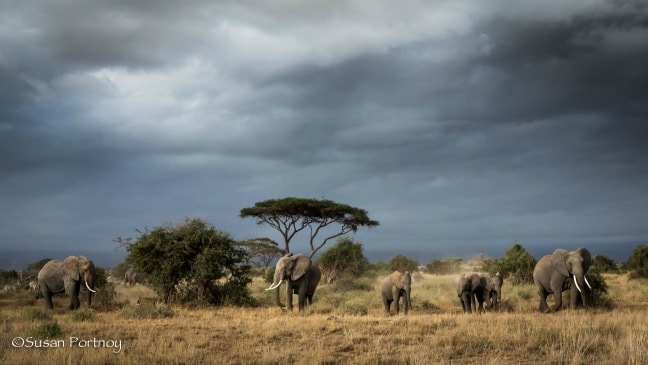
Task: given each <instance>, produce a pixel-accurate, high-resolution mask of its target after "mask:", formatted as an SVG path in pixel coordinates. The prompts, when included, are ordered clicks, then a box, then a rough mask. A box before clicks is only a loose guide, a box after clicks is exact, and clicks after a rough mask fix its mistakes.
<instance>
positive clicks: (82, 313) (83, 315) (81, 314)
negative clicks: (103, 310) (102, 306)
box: [70, 309, 97, 322]
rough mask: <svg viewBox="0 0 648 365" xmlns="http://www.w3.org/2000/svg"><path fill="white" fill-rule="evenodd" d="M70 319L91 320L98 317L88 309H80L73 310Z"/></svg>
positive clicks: (78, 320) (74, 320)
mask: <svg viewBox="0 0 648 365" xmlns="http://www.w3.org/2000/svg"><path fill="white" fill-rule="evenodd" d="M70 319H71V320H72V321H73V322H86V321H87V322H91V321H94V320H96V319H97V315H96V314H95V313H94V312H91V311H89V310H87V309H80V310H76V311H74V312H72V314H71V315H70Z"/></svg>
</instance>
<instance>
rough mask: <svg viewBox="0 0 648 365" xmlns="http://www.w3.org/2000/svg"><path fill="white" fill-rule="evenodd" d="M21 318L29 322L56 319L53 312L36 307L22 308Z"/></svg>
mask: <svg viewBox="0 0 648 365" xmlns="http://www.w3.org/2000/svg"><path fill="white" fill-rule="evenodd" d="M19 317H20V318H21V319H24V320H27V321H51V320H52V319H53V318H54V317H53V315H52V311H48V310H45V309H42V308H35V307H26V308H21V309H20V314H19Z"/></svg>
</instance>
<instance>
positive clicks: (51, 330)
mask: <svg viewBox="0 0 648 365" xmlns="http://www.w3.org/2000/svg"><path fill="white" fill-rule="evenodd" d="M62 335H63V330H61V326H59V324H58V323H57V322H56V321H49V322H45V323H43V324H41V325H40V326H38V327H36V328H32V329H30V330H29V331H28V332H27V336H29V337H34V338H41V339H48V338H56V337H60V336H62Z"/></svg>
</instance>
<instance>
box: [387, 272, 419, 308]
mask: <svg viewBox="0 0 648 365" xmlns="http://www.w3.org/2000/svg"><path fill="white" fill-rule="evenodd" d="M381 294H382V299H383V304H384V305H385V312H387V314H388V315H389V314H390V307H391V304H392V302H395V304H396V314H398V313H399V312H400V304H399V302H400V298H401V297H403V298H404V299H403V302H404V303H403V304H404V305H405V309H404V312H405V314H407V312H408V311H409V309H410V308H411V307H412V299H411V295H412V276H411V275H410V273H409V272H408V271H405V273H401V272H400V271H394V272H393V273H391V274H389V276H388V277H386V278H385V279H384V280H383V282H382V285H381Z"/></svg>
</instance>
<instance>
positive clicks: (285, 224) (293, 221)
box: [240, 197, 380, 257]
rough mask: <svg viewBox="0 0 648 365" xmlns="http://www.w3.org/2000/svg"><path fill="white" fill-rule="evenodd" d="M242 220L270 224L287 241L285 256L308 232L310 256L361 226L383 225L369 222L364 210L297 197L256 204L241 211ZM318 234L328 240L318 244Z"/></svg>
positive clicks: (332, 202)
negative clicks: (292, 241) (301, 233)
mask: <svg viewBox="0 0 648 365" xmlns="http://www.w3.org/2000/svg"><path fill="white" fill-rule="evenodd" d="M240 217H241V218H248V217H254V218H256V220H257V224H267V225H269V226H270V227H272V228H274V229H275V230H277V231H278V232H279V233H280V234H281V236H282V237H283V239H284V252H286V253H289V252H291V251H290V241H291V240H292V239H293V238H294V237H295V235H296V234H297V233H299V232H301V231H307V232H308V234H309V236H310V239H309V245H310V249H311V252H310V256H311V257H313V255H314V254H315V253H316V252H317V251H318V250H319V249H321V248H322V247H323V246H324V245H325V244H326V243H327V242H328V241H329V240H331V239H334V238H336V237H340V236H343V235H345V234H347V233H349V232H356V231H357V230H358V227H361V226H366V227H374V226H377V225H379V224H380V223H379V222H378V221H375V220H371V219H369V216H368V215H367V211H366V210H364V209H360V208H356V207H352V206H350V205H346V204H340V203H336V202H334V201H331V200H327V199H322V200H318V199H308V198H294V197H289V198H283V199H269V200H264V201H261V202H257V203H255V204H254V206H253V207H249V208H243V209H241V213H240ZM336 226H337V228H338V229H337V230H336V229H335V227H336ZM319 234H323V235H325V237H324V239H323V240H322V241H321V242H316V238H317V236H318V235H319Z"/></svg>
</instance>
